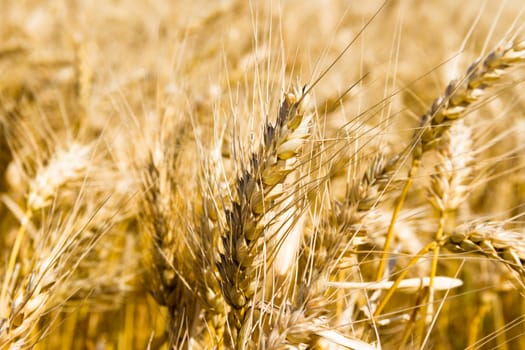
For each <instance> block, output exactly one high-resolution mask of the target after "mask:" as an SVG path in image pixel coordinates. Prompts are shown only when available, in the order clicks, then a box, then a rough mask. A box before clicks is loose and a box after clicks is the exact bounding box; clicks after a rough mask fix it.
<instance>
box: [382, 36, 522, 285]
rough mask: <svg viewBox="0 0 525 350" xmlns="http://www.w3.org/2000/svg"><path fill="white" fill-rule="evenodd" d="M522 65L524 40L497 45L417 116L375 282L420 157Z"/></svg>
mask: <svg viewBox="0 0 525 350" xmlns="http://www.w3.org/2000/svg"><path fill="white" fill-rule="evenodd" d="M524 62H525V41H510V42H505V43H503V44H502V45H500V46H498V47H497V48H496V49H494V50H493V51H492V52H490V53H489V54H488V55H486V56H485V57H484V58H481V59H478V60H476V61H475V62H474V63H472V64H471V65H470V67H469V68H468V69H467V72H466V73H465V75H464V77H463V78H462V79H459V80H452V81H451V82H450V83H449V84H448V86H447V88H446V89H445V93H444V94H443V95H442V96H440V97H438V98H437V99H436V100H434V103H433V104H432V107H431V108H430V109H429V110H428V111H427V112H426V113H425V114H423V116H422V117H421V120H420V127H419V128H418V129H417V130H416V132H415V133H414V136H413V140H412V144H411V146H412V147H413V149H412V165H411V167H410V171H409V173H408V178H407V181H406V183H405V186H404V188H403V190H402V191H401V194H400V196H399V198H398V199H397V203H396V205H395V207H394V210H393V213H392V218H391V221H390V225H389V227H388V231H387V235H386V239H385V244H384V247H383V254H382V257H381V261H380V264H379V267H378V270H377V280H381V279H382V278H383V274H384V271H385V266H386V261H387V257H388V254H389V250H390V243H391V241H392V236H393V232H394V226H395V223H396V221H397V217H398V215H399V212H400V210H401V207H402V206H403V203H404V201H405V199H406V196H407V195H408V191H409V189H410V187H411V186H412V182H413V179H414V176H415V174H416V173H417V170H418V168H419V166H420V163H421V158H422V157H423V154H424V153H425V152H427V151H429V150H431V149H433V148H435V146H436V145H437V144H438V143H439V142H440V140H441V138H442V135H443V133H444V132H445V131H447V130H448V129H449V128H450V126H451V125H452V123H453V122H454V121H456V120H458V119H461V118H463V117H465V115H466V114H467V113H468V112H469V110H470V108H471V107H472V106H473V105H474V104H475V103H477V102H480V101H481V100H482V99H483V98H486V96H487V95H488V93H489V88H490V87H492V86H494V85H496V84H497V83H499V82H500V81H501V79H502V77H503V76H504V75H505V74H506V73H507V72H508V71H509V70H510V68H513V67H515V66H516V65H518V64H523V63H524Z"/></svg>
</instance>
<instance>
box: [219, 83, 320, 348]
mask: <svg viewBox="0 0 525 350" xmlns="http://www.w3.org/2000/svg"><path fill="white" fill-rule="evenodd" d="M307 108H308V95H304V94H302V92H295V93H287V94H286V95H285V97H284V99H283V101H282V103H281V105H280V108H279V113H278V115H277V120H276V123H275V124H274V125H272V124H267V125H266V126H265V128H264V131H263V139H262V144H261V146H260V147H259V150H258V152H256V153H254V154H252V155H251V157H250V159H249V160H248V161H249V164H248V165H246V166H243V168H242V170H241V174H240V175H239V178H238V179H237V182H236V184H235V189H234V196H235V198H234V200H233V203H232V207H231V208H230V209H226V211H225V214H226V215H225V217H226V225H225V226H226V227H225V228H224V232H223V233H222V244H223V248H224V250H223V252H221V254H220V261H219V263H218V269H219V275H220V285H221V290H222V293H223V296H224V299H225V301H226V302H227V303H228V305H230V306H231V307H232V310H233V314H231V316H233V318H232V322H233V323H234V327H235V329H236V330H237V335H236V336H235V335H234V337H237V339H236V346H237V347H238V348H244V347H245V346H246V343H247V338H248V337H249V332H250V330H251V325H250V320H251V315H249V313H250V311H249V310H250V309H251V308H252V307H253V298H254V295H255V294H256V293H257V289H258V288H260V286H261V285H262V284H263V283H262V282H261V281H259V280H258V278H259V277H258V276H261V275H262V272H261V269H262V268H264V265H265V264H264V259H262V257H263V250H264V249H265V247H266V246H267V245H268V246H271V245H272V244H268V243H269V242H271V240H272V239H273V238H274V235H271V236H270V234H269V233H266V226H267V225H268V224H269V223H271V221H272V220H275V218H276V217H277V216H278V215H279V212H275V211H274V210H273V207H274V204H273V203H274V202H277V201H279V200H282V199H284V198H286V196H287V195H286V194H285V193H283V189H282V187H281V186H280V185H281V184H282V183H283V182H284V181H285V179H286V178H287V177H288V176H289V174H290V173H291V172H293V171H294V170H295V169H296V164H294V161H295V160H296V158H297V155H298V151H299V148H300V147H301V145H302V144H303V143H304V142H305V139H306V138H307V137H308V136H309V129H310V122H311V118H312V114H311V112H309V111H308V109H307ZM274 253H275V252H274ZM267 254H270V255H271V254H272V253H271V252H268V253H267Z"/></svg>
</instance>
